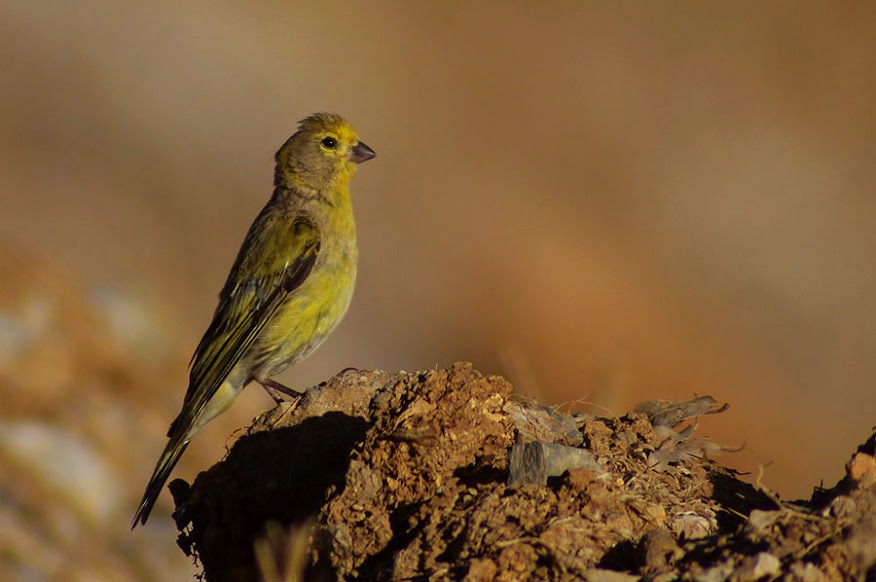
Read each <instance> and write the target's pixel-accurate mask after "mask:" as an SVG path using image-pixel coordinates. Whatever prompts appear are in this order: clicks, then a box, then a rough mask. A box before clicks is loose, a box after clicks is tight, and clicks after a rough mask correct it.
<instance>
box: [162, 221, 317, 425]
mask: <svg viewBox="0 0 876 582" xmlns="http://www.w3.org/2000/svg"><path fill="white" fill-rule="evenodd" d="M319 241H320V239H319V229H318V228H317V226H316V225H315V224H314V223H313V221H311V220H310V219H308V218H307V217H305V216H298V217H296V218H295V219H294V220H293V221H292V223H291V225H290V224H289V222H288V221H283V220H276V219H275V220H268V216H267V215H265V214H264V213H263V214H262V215H260V216H259V218H258V219H257V220H256V222H255V223H254V224H253V226H252V228H251V229H250V233H249V235H248V236H247V238H246V242H245V243H244V247H243V248H242V249H241V251H240V254H239V255H238V257H237V261H236V262H235V264H234V267H233V268H232V270H231V273H230V274H229V276H228V281H227V283H226V284H225V288H224V289H223V290H222V293H221V294H220V296H219V305H218V307H217V308H216V313H215V314H214V315H213V321H212V323H211V324H210V327H209V328H208V329H207V331H206V333H204V337H203V338H202V339H201V343H200V344H198V347H197V349H196V350H195V354H194V356H192V362H191V372H190V375H189V389H188V392H187V393H186V397H185V403H184V405H183V411H182V412H181V413H180V418H178V419H177V421H176V422H175V423H174V424H179V422H180V421H182V422H183V424H190V423H191V422H192V421H194V419H196V418H197V417H198V415H199V414H200V413H201V411H202V410H203V408H204V407H205V406H206V404H207V402H209V400H210V398H212V397H213V395H214V394H215V393H216V391H217V390H218V389H219V387H220V386H221V385H222V382H224V381H225V378H226V377H227V376H228V374H230V373H231V370H232V369H233V368H234V366H235V365H236V364H237V363H238V362H239V361H240V359H241V357H243V355H244V354H245V353H246V351H247V350H248V349H249V348H250V347H251V346H252V345H253V342H254V341H255V339H256V338H257V337H258V336H259V334H260V333H261V332H262V330H263V329H264V327H265V325H266V324H267V323H268V322H269V321H270V320H271V318H272V317H273V315H274V313H275V312H276V311H277V309H278V308H279V307H280V305H282V304H283V301H284V300H285V299H286V297H287V296H288V295H289V293H291V292H292V291H294V290H295V289H297V288H298V287H299V286H301V284H302V283H303V282H304V280H305V279H306V278H307V276H308V275H309V274H310V271H311V270H312V269H313V266H314V264H315V263H316V259H317V255H318V253H319V246H320V243H319ZM184 417H187V418H184Z"/></svg>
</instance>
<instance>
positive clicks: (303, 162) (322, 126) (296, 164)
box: [274, 113, 376, 192]
mask: <svg viewBox="0 0 876 582" xmlns="http://www.w3.org/2000/svg"><path fill="white" fill-rule="evenodd" d="M375 155H376V154H375V153H374V150H372V149H371V148H370V147H368V146H367V145H365V144H364V143H362V142H361V141H359V134H357V133H356V130H355V129H353V127H352V126H351V125H350V124H349V123H348V122H347V121H346V120H345V119H344V118H343V117H341V116H340V115H336V114H334V113H316V114H314V115H311V116H310V117H308V118H306V119H303V120H302V121H301V123H300V124H299V125H298V131H297V132H295V135H293V136H292V137H290V138H289V139H288V140H287V141H286V143H285V144H283V147H281V148H280V150H279V151H278V152H277V155H276V162H277V168H276V172H275V178H274V182H275V184H276V185H277V186H290V187H294V188H296V189H298V190H301V191H308V190H309V191H321V192H324V191H325V190H326V189H328V188H334V187H335V186H337V185H338V184H339V182H341V181H342V182H349V180H350V177H351V176H352V175H353V174H354V173H355V172H356V164H360V163H362V162H365V161H368V160H370V159H371V158H373V157H374V156H375Z"/></svg>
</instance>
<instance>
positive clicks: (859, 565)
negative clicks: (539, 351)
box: [171, 364, 876, 581]
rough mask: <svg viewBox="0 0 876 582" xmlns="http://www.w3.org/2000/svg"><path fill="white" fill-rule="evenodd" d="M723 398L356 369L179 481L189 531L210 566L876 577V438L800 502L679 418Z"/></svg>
mask: <svg viewBox="0 0 876 582" xmlns="http://www.w3.org/2000/svg"><path fill="white" fill-rule="evenodd" d="M725 409H726V405H725V406H719V405H718V404H717V403H716V402H714V400H712V399H710V398H708V397H703V398H699V399H695V400H691V401H690V402H682V403H679V402H666V401H652V402H648V403H643V404H642V405H640V406H639V407H638V408H637V410H638V412H633V413H631V414H628V415H625V416H622V417H619V418H594V417H589V416H583V415H581V416H565V415H562V414H560V413H558V412H557V411H555V410H552V409H549V408H546V407H543V406H538V405H535V404H531V403H527V402H524V401H523V400H522V399H520V398H518V397H516V396H514V395H513V393H512V388H511V386H510V385H509V384H508V382H506V381H505V380H503V379H502V378H498V377H484V376H482V375H481V374H479V373H477V372H475V371H473V370H472V368H471V365H469V364H456V365H454V366H453V367H452V368H451V369H449V370H433V371H429V372H422V373H416V374H408V373H405V372H398V373H387V372H379V371H373V372H365V371H346V372H343V373H341V374H339V375H338V376H336V377H334V378H332V379H331V380H329V381H328V382H326V383H324V384H322V385H320V386H317V387H315V388H313V389H311V390H310V391H308V392H307V393H306V394H305V395H303V396H302V397H301V398H300V399H298V400H296V401H293V402H288V403H283V404H281V405H279V406H277V407H276V408H274V409H273V410H270V411H268V412H267V413H265V414H263V415H262V416H261V417H259V418H257V419H256V420H255V421H254V423H253V425H252V426H251V427H250V429H249V431H248V432H247V434H246V435H245V436H244V437H242V438H241V439H240V440H239V441H238V442H237V443H236V444H235V446H234V447H233V449H232V450H231V452H230V453H229V454H228V456H227V458H226V459H225V460H224V461H222V462H221V463H218V464H216V465H215V466H214V467H212V468H211V469H210V470H209V471H207V472H205V473H202V474H201V475H199V476H198V478H197V479H196V480H195V483H194V485H193V486H192V487H189V486H188V484H186V483H185V482H183V481H180V480H177V481H175V482H174V483H172V484H171V489H172V491H173V492H174V497H175V499H176V501H177V512H176V514H175V517H176V519H177V525H178V526H179V528H180V531H181V532H182V533H181V535H180V540H179V542H180V545H181V547H182V548H183V550H184V551H186V552H187V553H189V554H191V553H193V554H195V555H196V556H197V557H198V558H199V560H200V562H201V564H202V565H203V568H204V575H205V577H206V578H207V579H208V580H211V581H220V580H259V579H299V578H300V577H303V578H304V579H308V580H335V579H350V578H360V579H365V580H406V579H428V580H472V581H475V580H520V579H536V580H582V579H583V580H627V579H629V580H636V579H639V578H640V577H642V576H648V577H649V579H651V580H672V579H682V580H702V581H723V580H759V579H763V580H772V579H787V580H801V581H818V580H838V579H856V578H858V579H864V577H865V576H868V578H866V579H872V578H873V577H874V576H876V567H874V562H876V485H874V483H876V462H874V455H876V450H874V449H876V435H874V436H873V437H871V438H870V440H868V441H867V443H866V444H865V445H862V447H861V448H860V449H859V451H858V453H856V455H855V456H854V457H853V459H852V461H850V462H849V464H848V466H847V476H846V478H844V479H843V481H841V482H840V483H839V484H838V485H837V486H836V487H835V488H833V489H831V490H820V489H819V490H816V491H815V493H814V495H813V497H812V499H811V500H810V501H807V502H799V503H796V504H788V503H784V502H782V501H780V500H778V499H777V498H776V497H775V496H773V495H771V494H769V493H768V492H766V491H761V490H757V489H755V488H754V487H752V486H751V485H748V484H746V483H743V482H742V481H740V480H738V479H737V478H736V476H735V475H734V474H733V473H732V471H730V470H728V469H726V468H724V467H722V466H720V465H719V464H717V463H716V462H714V461H713V460H711V458H710V457H711V456H714V455H716V454H718V453H720V452H722V450H721V447H720V446H718V445H716V444H715V443H712V442H710V441H708V440H707V439H702V438H694V436H693V432H694V428H695V424H694V423H691V424H688V425H687V426H685V427H683V428H682V427H681V426H680V425H681V424H683V423H684V422H686V421H695V419H696V418H697V417H699V416H700V415H703V414H709V413H716V412H722V411H723V410H725ZM527 443H529V444H527ZM558 445H561V446H558ZM512 451H515V452H513V454H512ZM579 451H580V452H579ZM509 459H512V462H511V464H513V465H515V467H514V470H513V471H511V470H509V469H510V467H509ZM521 471H522V472H521ZM509 483H514V485H509Z"/></svg>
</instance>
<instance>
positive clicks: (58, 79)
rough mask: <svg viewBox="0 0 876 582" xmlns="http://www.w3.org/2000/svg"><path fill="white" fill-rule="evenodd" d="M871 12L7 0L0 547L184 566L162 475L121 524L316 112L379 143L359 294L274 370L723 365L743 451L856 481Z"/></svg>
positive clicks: (587, 391)
mask: <svg viewBox="0 0 876 582" xmlns="http://www.w3.org/2000/svg"><path fill="white" fill-rule="evenodd" d="M244 6H245V7H244ZM874 39H876V5H874V4H873V3H869V2H860V3H823V4H806V5H798V4H795V3H788V4H782V3H768V4H766V5H764V4H763V3H751V4H747V3H732V4H727V5H724V6H718V5H716V4H714V3H709V5H705V4H702V3H698V2H683V3H674V4H672V6H662V5H658V4H656V3H589V2H555V3H538V4H536V3H526V2H519V3H510V2H509V3H462V2H432V3H400V2H383V1H380V0H376V1H372V2H368V3H357V4H352V3H350V4H348V3H343V2H330V1H323V2H319V3H311V4H308V5H296V4H294V3H289V2H279V1H276V0H262V1H258V2H252V3H247V4H244V3H239V2H229V1H218V2H212V3H203V2H196V3H176V2H167V1H166V0H158V1H157V2H152V3H143V2H110V1H105V0H104V1H100V0H82V1H79V2H75V3H73V2H66V3H64V2H42V1H33V0H27V1H25V0H3V1H2V2H0V51H2V59H0V87H2V91H0V124H2V125H0V127H2V129H0V277H2V285H0V390H2V405H0V577H3V578H4V579H36V580H39V579H51V578H64V579H89V580H93V579H102V578H103V579H179V578H180V577H181V576H185V575H188V574H189V573H191V572H194V568H193V567H192V566H191V564H190V560H189V559H188V558H186V557H184V556H183V555H182V554H181V552H180V551H179V550H178V549H177V548H176V546H175V543H174V541H175V530H174V529H173V527H172V524H171V520H170V518H169V513H170V511H171V507H172V506H171V501H170V495H169V494H167V493H164V494H163V495H162V497H161V498H160V501H159V504H158V506H157V507H156V510H155V512H153V515H152V519H151V520H150V522H149V524H148V526H147V527H145V528H142V529H138V530H137V531H136V532H134V533H133V534H130V533H128V532H127V530H128V527H129V523H130V519H131V517H132V515H133V511H134V509H135V506H136V503H137V501H138V500H139V497H140V494H141V493H142V488H143V487H144V486H145V483H146V480H147V478H148V477H149V474H150V472H151V469H152V467H153V464H154V462H155V460H156V459H157V456H158V454H159V452H160V450H161V448H162V447H163V446H164V442H165V439H164V434H165V431H166V429H167V425H168V424H169V422H170V421H171V420H172V418H173V417H174V416H175V414H176V413H177V411H178V409H179V406H180V403H181V400H182V395H183V393H184V391H185V388H186V378H187V371H186V365H187V362H188V359H189V357H190V355H191V352H192V350H193V349H194V347H195V345H196V344H197V342H198V340H199V339H200V336H201V334H202V333H203V331H204V330H205V329H206V326H207V324H208V323H209V320H210V317H211V315H212V312H213V309H214V307H215V304H216V296H217V293H218V292H219V290H220V288H221V286H222V284H223V283H224V280H225V276H226V274H227V272H228V269H229V267H230V265H231V263H232V261H233V259H234V256H235V254H236V252H237V249H238V247H239V245H240V243H241V241H242V239H243V236H244V234H245V232H246V229H247V227H248V226H249V224H250V222H251V221H252V219H253V218H254V217H255V215H256V214H257V213H258V211H259V210H260V209H261V207H262V205H263V204H264V203H265V202H266V201H267V199H268V197H269V196H270V193H271V180H272V172H273V163H272V156H273V153H274V151H275V150H276V149H277V148H278V147H279V146H280V145H281V144H282V143H283V141H284V140H285V139H286V138H287V137H288V136H289V135H290V134H291V133H292V132H293V131H294V130H295V127H296V123H297V121H298V120H299V119H300V118H302V117H304V116H306V115H309V114H310V113H312V112H314V111H319V110H326V111H336V112H339V113H342V114H343V115H345V116H346V117H348V119H350V120H351V121H352V122H353V124H354V126H355V127H356V128H357V129H358V131H359V133H360V134H361V136H362V139H363V141H365V142H366V143H368V144H369V145H370V146H371V147H373V148H374V149H375V150H376V151H377V152H378V157H377V158H376V159H375V160H374V161H372V162H369V163H368V164H366V165H363V166H362V167H361V168H360V171H359V173H358V175H357V177H356V179H355V180H354V183H353V188H354V192H353V195H354V204H355V206H356V212H357V220H358V225H359V235H360V249H361V251H360V254H361V265H360V276H359V282H358V288H357V294H356V296H355V298H354V301H353V305H352V308H351V310H350V312H349V314H348V316H347V319H346V320H345V322H344V323H343V324H342V326H341V327H340V328H339V329H338V331H337V332H336V333H335V334H334V336H333V337H332V339H331V340H330V341H328V342H327V343H326V344H325V345H324V347H323V348H322V349H321V350H320V351H319V352H318V353H317V354H316V355H315V356H313V357H312V358H311V359H310V360H309V361H307V362H306V363H305V364H302V365H300V366H298V367H296V368H294V369H293V370H290V371H288V372H287V373H285V374H284V375H283V377H282V378H281V380H283V381H285V382H287V383H289V384H292V385H294V386H298V387H306V386H309V385H313V384H316V383H318V382H320V381H322V380H324V379H326V378H328V377H329V376H330V375H332V374H334V373H336V372H338V371H339V370H341V369H343V368H345V367H348V366H355V367H360V368H381V369H386V370H396V369H405V370H422V369H428V368H431V367H435V366H446V365H449V364H450V363H452V362H454V361H457V360H467V361H472V362H474V363H475V365H476V367H477V368H478V369H480V370H481V371H483V372H485V373H496V374H503V375H505V376H507V377H508V378H509V379H510V380H511V381H512V382H513V383H514V385H515V386H516V387H517V388H518V389H519V390H520V391H521V392H523V393H525V394H528V395H530V396H533V397H535V398H537V399H539V400H540V401H541V402H544V403H547V404H556V405H560V406H561V407H562V409H563V410H575V411H577V410H582V409H584V410H590V411H592V412H596V413H599V414H608V413H610V414H620V413H623V412H625V411H626V410H629V409H630V408H631V407H632V405H634V404H635V403H636V402H639V401H641V400H646V399H653V398H672V399H687V398H691V397H693V396H694V395H695V394H696V395H702V394H710V395H712V396H713V397H715V398H716V399H717V400H719V401H726V402H729V403H730V404H731V406H732V408H731V409H730V410H729V411H728V412H726V413H724V414H722V415H719V416H715V417H708V418H707V419H705V420H704V421H703V423H702V425H701V426H700V428H699V431H700V434H703V435H708V436H711V437H713V438H714V440H717V441H718V442H721V443H724V444H726V445H727V446H730V447H734V446H737V447H738V446H743V445H744V450H743V451H742V452H738V453H734V454H728V455H725V456H724V457H722V458H721V461H722V462H724V463H726V464H728V465H729V466H732V467H735V468H738V469H739V470H741V471H747V472H750V473H751V475H750V477H749V478H750V479H751V480H752V481H755V480H757V479H758V477H759V478H760V482H761V483H762V484H764V485H765V486H767V487H769V488H770V489H772V490H774V491H776V492H778V494H780V495H781V496H782V497H784V498H796V497H805V496H808V495H809V493H810V492H811V490H812V487H813V486H816V485H818V484H819V483H822V482H824V483H825V484H827V485H831V484H833V483H834V482H835V481H836V480H837V479H838V478H839V477H840V476H841V475H842V467H843V464H844V463H845V462H846V460H847V459H848V457H849V455H850V454H851V453H852V452H853V450H854V447H855V446H856V444H858V443H859V442H862V441H863V439H864V438H865V437H866V436H867V435H868V433H869V431H870V428H871V426H873V424H874V422H876V421H874V415H873V410H874V404H876V392H874V389H873V388H874V381H876V357H874V351H876V269H874V251H876V228H874V224H876V197H874V186H876V58H874V55H876V52H874V51H876V47H874ZM269 405H271V401H270V399H268V397H267V396H266V394H265V393H264V391H262V390H260V389H250V390H247V391H245V392H244V395H243V396H242V397H241V398H240V399H239V400H238V402H237V403H236V404H235V406H234V407H233V408H232V410H231V411H230V412H228V413H227V414H226V415H225V416H224V417H222V418H220V419H218V420H217V421H215V422H214V423H213V424H212V425H210V426H209V427H208V428H207V429H205V430H204V431H202V433H201V434H200V435H199V436H198V438H197V439H195V441H194V442H193V444H192V446H191V447H190V448H189V450H188V452H187V454H186V455H185V456H184V457H183V460H182V462H181V463H180V465H179V467H178V469H177V471H176V472H175V476H179V477H183V478H186V479H188V480H191V479H192V478H194V476H195V475H196V474H197V472H198V471H201V470H204V469H206V468H208V467H209V466H210V465H211V464H212V463H214V462H216V461H217V460H219V459H220V458H221V457H222V456H223V454H224V452H225V450H226V447H227V446H230V445H231V444H232V443H233V440H234V434H233V433H234V431H235V430H237V429H240V428H241V427H245V426H246V425H247V424H248V422H249V420H250V419H251V417H252V416H253V415H255V414H257V413H258V412H260V411H261V410H263V409H265V408H267V407H268V406H269Z"/></svg>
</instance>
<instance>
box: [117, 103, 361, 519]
mask: <svg viewBox="0 0 876 582" xmlns="http://www.w3.org/2000/svg"><path fill="white" fill-rule="evenodd" d="M375 155H376V154H375V153H374V150H372V149H371V148H369V147H368V146H367V145H365V144H364V143H362V142H361V141H359V136H358V134H357V133H356V131H355V130H354V129H353V128H352V127H351V126H350V124H349V123H347V122H346V121H345V120H344V119H343V118H342V117H340V116H339V115H334V114H329V113H317V114H315V115H312V116H310V117H308V118H307V119H304V120H302V121H301V123H300V124H299V126H298V131H297V132H295V135H293V136H292V137H290V138H289V139H288V140H287V141H286V143H285V144H283V147H281V148H280V150H279V151H278V152H277V155H276V156H275V159H276V169H275V171H274V194H273V196H271V199H270V201H269V202H268V204H267V205H266V206H265V207H264V209H263V210H262V211H261V213H260V214H259V215H258V217H257V218H256V219H255V222H253V224H252V226H250V228H249V232H248V233H247V235H246V238H245V239H244V241H243V245H242V246H241V248H240V251H239V252H238V254H237V259H236V260H235V261H234V266H232V267H231V272H230V273H229V274H228V280H227V281H226V282H225V287H223V288H222V292H221V293H220V294H219V305H218V307H217V308H216V312H215V313H214V314H213V321H212V323H211V324H210V327H209V328H208V329H207V331H206V333H205V334H204V337H203V338H202V339H201V343H200V344H198V347H197V349H196V350H195V354H194V356H192V362H191V370H190V374H189V389H188V391H187V392H186V396H185V399H184V401H183V406H182V410H181V411H180V413H179V415H178V416H177V417H176V420H174V421H173V423H172V424H171V425H170V430H169V431H168V433H167V436H168V437H169V439H170V440H169V442H168V443H167V446H166V447H165V449H164V452H163V453H162V454H161V457H160V458H159V459H158V463H157V464H156V465H155V470H154V471H153V473H152V478H151V479H150V480H149V484H148V485H146V492H145V493H144V494H143V500H142V501H140V506H139V507H138V508H137V513H136V514H135V515H134V521H133V523H132V524H131V529H133V528H135V527H136V526H137V525H138V524H145V523H146V520H147V519H148V518H149V512H150V511H152V506H153V505H155V500H156V499H157V498H158V495H159V493H160V492H161V489H162V488H163V487H164V484H165V483H166V482H167V478H168V477H169V476H170V472H171V471H172V470H173V467H174V465H176V463H177V461H178V460H179V458H180V456H181V455H182V453H183V451H184V450H185V449H186V447H187V446H188V444H189V441H190V440H191V439H192V437H193V436H194V435H195V433H197V432H198V430H200V429H201V427H203V426H204V425H205V424H207V423H208V422H210V420H212V419H213V418H215V417H216V416H218V415H219V414H221V413H222V412H224V411H225V410H227V409H228V407H229V406H231V403H232V402H233V401H234V398H235V397H236V396H237V395H238V394H239V393H240V391H241V390H243V388H244V387H245V386H246V385H247V384H249V383H250V382H251V381H253V380H255V381H256V382H258V383H259V384H261V385H262V386H263V387H264V388H265V390H267V391H268V393H269V394H270V395H271V396H272V397H273V398H274V399H275V400H277V401H278V402H279V401H280V400H281V397H280V395H279V393H280V392H282V393H284V394H289V395H292V394H295V393H294V391H292V390H291V389H289V388H287V387H286V386H284V385H282V384H280V383H279V382H277V381H275V380H272V379H271V377H272V376H274V375H276V374H279V373H280V372H282V371H283V370H285V369H286V368H287V367H288V366H290V365H292V364H295V363H297V362H300V361H301V360H303V359H304V358H306V357H307V356H308V355H309V354H310V353H311V352H313V351H314V350H315V349H316V348H318V347H319V346H320V344H322V342H323V341H325V339H326V337H328V335H329V334H330V333H331V332H332V330H334V328H335V327H336V326H337V325H338V323H340V321H341V319H342V318H343V317H344V314H345V313H346V311H347V308H348V307H349V305H350V300H351V299H352V297H353V287H354V286H355V282H356V262H357V258H358V248H357V246H356V225H355V223H354V221H353V206H352V204H351V203H350V179H351V178H352V177H353V174H355V173H356V165H357V164H360V163H362V162H365V161H367V160H370V159H371V158H373V157H374V156H375Z"/></svg>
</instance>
